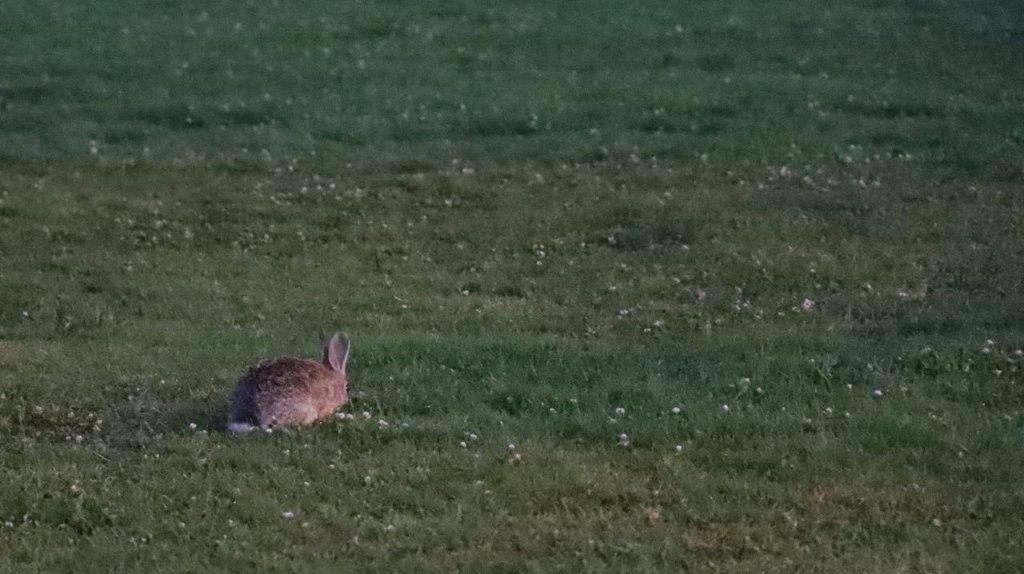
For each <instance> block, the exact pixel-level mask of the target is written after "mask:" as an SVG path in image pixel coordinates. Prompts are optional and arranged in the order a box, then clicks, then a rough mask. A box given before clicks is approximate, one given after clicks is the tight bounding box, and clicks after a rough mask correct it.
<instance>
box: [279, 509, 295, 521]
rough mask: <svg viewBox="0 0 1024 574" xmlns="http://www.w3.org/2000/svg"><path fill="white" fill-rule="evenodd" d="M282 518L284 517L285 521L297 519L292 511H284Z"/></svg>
mask: <svg viewBox="0 0 1024 574" xmlns="http://www.w3.org/2000/svg"><path fill="white" fill-rule="evenodd" d="M281 516H282V517H283V518H284V519H285V520H291V519H293V518H295V513H294V512H292V511H290V510H286V511H284V512H282V513H281Z"/></svg>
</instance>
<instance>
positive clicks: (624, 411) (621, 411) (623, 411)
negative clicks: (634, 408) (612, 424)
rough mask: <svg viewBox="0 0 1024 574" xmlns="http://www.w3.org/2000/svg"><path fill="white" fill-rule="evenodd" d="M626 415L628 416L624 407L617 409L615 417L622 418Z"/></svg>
mask: <svg viewBox="0 0 1024 574" xmlns="http://www.w3.org/2000/svg"><path fill="white" fill-rule="evenodd" d="M625 414H626V409H624V408H622V407H615V416H619V417H621V416H624V415H625Z"/></svg>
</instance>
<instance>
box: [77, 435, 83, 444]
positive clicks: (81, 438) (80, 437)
mask: <svg viewBox="0 0 1024 574" xmlns="http://www.w3.org/2000/svg"><path fill="white" fill-rule="evenodd" d="M84 440H85V437H84V436H82V435H80V434H78V435H75V442H77V443H79V444H81V443H82V442H83V441H84Z"/></svg>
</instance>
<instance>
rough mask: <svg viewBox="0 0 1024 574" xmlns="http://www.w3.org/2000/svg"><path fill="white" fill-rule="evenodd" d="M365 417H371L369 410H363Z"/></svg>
mask: <svg viewBox="0 0 1024 574" xmlns="http://www.w3.org/2000/svg"><path fill="white" fill-rule="evenodd" d="M363 418H364V419H368V418H370V412H369V411H363Z"/></svg>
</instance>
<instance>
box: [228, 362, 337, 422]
mask: <svg viewBox="0 0 1024 574" xmlns="http://www.w3.org/2000/svg"><path fill="white" fill-rule="evenodd" d="M345 386H346V385H345V380H344V375H340V376H339V374H338V373H336V372H334V371H332V370H331V369H330V368H328V367H327V366H325V365H324V364H323V363H319V362H317V361H312V360H309V359H296V358H293V357H280V358H276V359H270V360H266V361H262V362H261V363H259V364H257V365H255V366H254V367H252V368H250V369H249V370H248V371H247V372H246V373H245V374H244V375H242V378H241V379H239V381H238V385H237V387H236V389H235V396H234V404H233V407H232V413H231V421H230V422H231V423H232V424H236V425H253V426H259V427H263V428H271V427H277V426H302V425H308V424H311V423H313V422H314V421H316V420H317V419H320V418H323V417H325V416H328V415H330V414H331V413H332V412H334V409H336V408H337V407H338V406H340V405H341V404H343V403H345V402H347V400H348V396H347V393H346V389H345Z"/></svg>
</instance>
